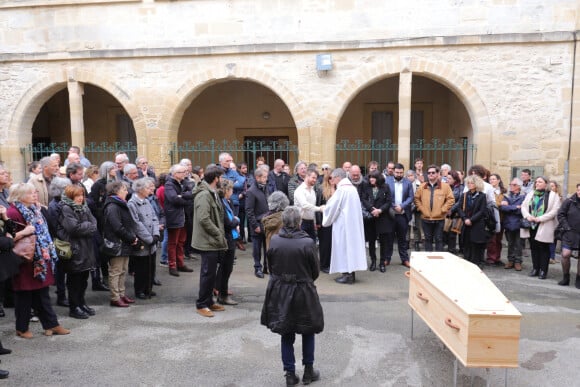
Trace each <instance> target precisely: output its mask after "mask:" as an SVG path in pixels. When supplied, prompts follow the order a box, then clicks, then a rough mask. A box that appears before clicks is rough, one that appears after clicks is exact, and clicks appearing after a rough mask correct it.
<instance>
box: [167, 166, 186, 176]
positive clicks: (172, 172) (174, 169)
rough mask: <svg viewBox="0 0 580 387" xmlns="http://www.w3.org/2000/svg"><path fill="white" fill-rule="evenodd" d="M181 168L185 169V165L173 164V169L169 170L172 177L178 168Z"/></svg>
mask: <svg viewBox="0 0 580 387" xmlns="http://www.w3.org/2000/svg"><path fill="white" fill-rule="evenodd" d="M181 167H183V165H181V164H173V165H172V166H171V168H169V173H170V174H171V175H173V174H174V173H175V171H176V170H177V168H181Z"/></svg>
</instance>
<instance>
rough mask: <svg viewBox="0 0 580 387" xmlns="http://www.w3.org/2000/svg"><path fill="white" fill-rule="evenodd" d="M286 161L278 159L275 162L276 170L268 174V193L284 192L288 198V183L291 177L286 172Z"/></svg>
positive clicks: (273, 169)
mask: <svg viewBox="0 0 580 387" xmlns="http://www.w3.org/2000/svg"><path fill="white" fill-rule="evenodd" d="M284 164H286V163H285V162H284V160H282V159H277V160H276V161H274V168H272V170H271V171H270V173H269V174H268V191H269V192H270V193H272V192H274V191H281V192H284V194H285V195H286V196H288V182H289V181H290V176H288V174H287V173H286V172H284V170H283V168H284Z"/></svg>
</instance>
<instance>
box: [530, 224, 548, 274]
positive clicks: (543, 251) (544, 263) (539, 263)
mask: <svg viewBox="0 0 580 387" xmlns="http://www.w3.org/2000/svg"><path fill="white" fill-rule="evenodd" d="M537 232H538V229H537V228H536V229H530V250H531V253H532V264H533V266H534V269H535V270H541V271H543V272H544V273H546V274H548V267H549V266H550V244H549V243H544V242H538V241H537V240H536V234H537Z"/></svg>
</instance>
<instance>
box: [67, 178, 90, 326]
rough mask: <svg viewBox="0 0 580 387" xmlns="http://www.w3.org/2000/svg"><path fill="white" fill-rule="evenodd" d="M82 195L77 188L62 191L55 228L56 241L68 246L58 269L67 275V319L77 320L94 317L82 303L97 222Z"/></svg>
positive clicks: (72, 187) (75, 186) (80, 189)
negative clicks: (66, 243) (68, 257)
mask: <svg viewBox="0 0 580 387" xmlns="http://www.w3.org/2000/svg"><path fill="white" fill-rule="evenodd" d="M84 192H85V191H84V189H83V187H81V186H78V185H69V186H68V187H66V188H65V190H64V193H63V194H62V197H61V212H60V216H59V219H58V226H57V235H58V238H59V239H61V240H64V241H67V242H69V243H70V244H71V250H72V257H71V258H70V259H69V260H63V259H61V262H62V266H61V267H62V268H63V269H64V271H65V272H66V273H67V280H66V285H67V288H68V298H69V308H70V311H69V316H70V317H73V318H77V319H87V318H89V316H94V315H95V310H94V309H93V308H91V307H89V306H88V305H87V302H86V301H85V292H86V290H87V281H88V279H89V273H90V271H91V269H93V268H94V267H95V265H96V263H97V259H96V257H95V249H94V240H93V235H94V233H95V232H96V231H97V220H96V219H95V217H94V216H93V214H91V211H90V210H89V208H88V207H87V205H86V202H85V194H84Z"/></svg>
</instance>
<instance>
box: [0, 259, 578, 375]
mask: <svg viewBox="0 0 580 387" xmlns="http://www.w3.org/2000/svg"><path fill="white" fill-rule="evenodd" d="M237 255H238V259H237V264H236V265H235V266H234V273H233V275H232V279H231V289H232V290H233V292H234V293H235V294H234V298H235V299H237V300H238V301H240V304H239V305H238V306H233V307H227V309H226V311H225V312H221V313H216V316H215V317H214V318H212V319H208V318H204V317H201V316H199V315H197V314H196V313H195V304H194V302H195V299H196V294H197V289H198V281H199V261H198V260H190V261H187V264H188V265H190V266H192V267H193V268H194V269H195V272H194V273H182V274H181V276H180V277H179V278H175V277H170V276H169V275H168V273H167V268H158V270H159V271H158V273H159V279H160V280H161V281H162V283H163V286H161V287H156V289H155V290H156V291H157V293H158V296H157V297H155V298H153V299H151V300H147V301H140V300H138V301H137V303H136V304H135V305H134V306H131V307H130V308H128V309H120V308H112V307H110V306H109V305H108V293H103V292H92V291H90V290H89V291H88V292H87V298H88V301H89V303H90V304H91V305H92V306H94V308H95V309H96V311H97V315H96V316H94V317H91V318H90V319H89V320H75V319H72V318H69V317H68V313H67V312H68V311H67V310H66V309H65V308H61V307H58V306H55V310H56V311H57V314H58V315H59V318H60V322H61V324H62V325H63V326H65V327H67V328H71V329H72V333H71V334H70V335H68V336H57V337H44V336H42V335H41V332H42V329H41V327H40V325H39V323H31V331H32V332H33V333H34V335H35V337H34V338H33V339H31V340H25V339H21V338H17V337H15V335H14V317H13V310H12V309H7V310H6V312H7V316H6V317H5V318H2V319H0V327H1V332H2V342H3V344H4V346H5V347H8V348H11V349H12V350H13V354H12V355H9V356H2V359H1V360H2V364H1V365H0V367H1V368H2V369H7V370H9V371H10V377H9V379H7V380H6V381H2V383H3V384H4V385H15V386H79V385H99V386H283V385H284V383H285V382H284V378H283V371H282V365H281V361H280V347H279V345H280V343H279V341H280V339H279V336H278V335H276V334H273V333H271V332H270V331H269V330H267V329H266V328H265V327H263V326H261V325H260V323H259V318H260V311H261V307H262V302H263V297H264V292H265V287H266V283H267V276H266V279H258V278H256V277H255V276H254V275H253V269H252V267H253V266H252V258H251V255H250V249H248V251H246V252H240V251H238V254H237ZM575 264H576V260H574V261H573V267H574V268H575ZM529 265H530V264H529V258H526V260H525V261H524V270H523V271H521V272H515V271H513V270H504V269H503V267H486V268H485V269H484V271H485V273H486V274H487V275H488V276H489V278H491V280H492V281H493V282H494V283H495V284H496V285H497V286H498V288H499V289H500V290H501V291H502V292H504V294H505V295H506V296H507V297H508V298H509V299H510V300H511V301H512V302H513V303H514V305H515V306H516V307H517V308H518V309H519V310H520V312H521V313H522V315H523V318H522V324H521V339H520V367H519V368H518V369H512V370H509V371H508V373H507V375H508V385H509V386H530V385H536V386H564V385H566V386H571V385H579V384H580V371H579V368H578V367H577V366H576V359H577V358H578V353H579V351H578V348H580V290H578V289H576V288H574V286H570V287H562V286H558V285H557V281H558V280H560V277H561V268H560V265H559V264H557V265H550V272H549V274H548V279H547V280H545V281H542V280H539V279H537V278H530V277H528V276H527V273H528V271H529V268H530V267H529ZM405 271H406V268H405V267H403V266H402V265H400V262H398V257H397V256H396V255H395V257H394V258H393V264H392V265H391V266H389V267H388V268H387V272H386V273H385V274H382V273H380V272H379V271H376V272H373V273H371V272H360V273H358V274H357V277H356V278H357V283H356V284H355V285H339V284H336V283H335V282H334V281H333V279H334V277H336V275H327V274H321V277H320V279H319V280H318V281H317V286H318V291H319V294H320V297H321V301H322V304H323V308H324V312H325V322H326V327H325V330H324V332H322V333H321V334H320V335H318V336H317V337H316V363H315V366H316V367H317V368H319V369H320V371H321V380H320V381H318V382H316V383H315V385H318V386H337V385H338V386H451V385H452V377H453V359H454V357H453V355H452V354H451V353H450V352H449V351H448V350H447V349H446V348H445V347H444V346H443V345H442V344H441V343H440V341H439V340H438V339H437V337H436V336H435V335H434V334H433V333H432V332H430V331H429V330H428V328H427V326H426V325H425V324H424V323H423V322H422V321H421V320H420V319H418V318H416V319H415V324H414V328H415V335H414V339H413V340H412V339H411V337H410V321H411V313H410V308H409V306H408V304H407V297H408V280H407V278H406V277H405V276H404V272H405ZM573 274H575V271H574V270H573ZM449 280H450V281H452V280H453V278H449ZM127 288H128V292H127V294H128V295H130V296H133V292H132V279H131V278H130V279H129V280H128V287H127ZM89 289H90V285H89ZM51 296H52V297H53V301H55V298H54V292H53V291H52V290H51ZM299 342H300V340H297V345H296V355H297V356H296V358H297V370H298V371H299V375H300V376H301V372H302V366H301V365H300V359H301V356H300V351H301V346H300V344H299ZM504 375H505V374H504V371H503V370H501V369H492V370H491V371H490V373H489V381H490V383H491V385H492V386H499V385H501V386H503V385H504ZM471 383H473V386H484V385H486V371H485V370H482V369H466V368H463V367H462V366H459V375H458V385H459V386H469V385H471Z"/></svg>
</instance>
